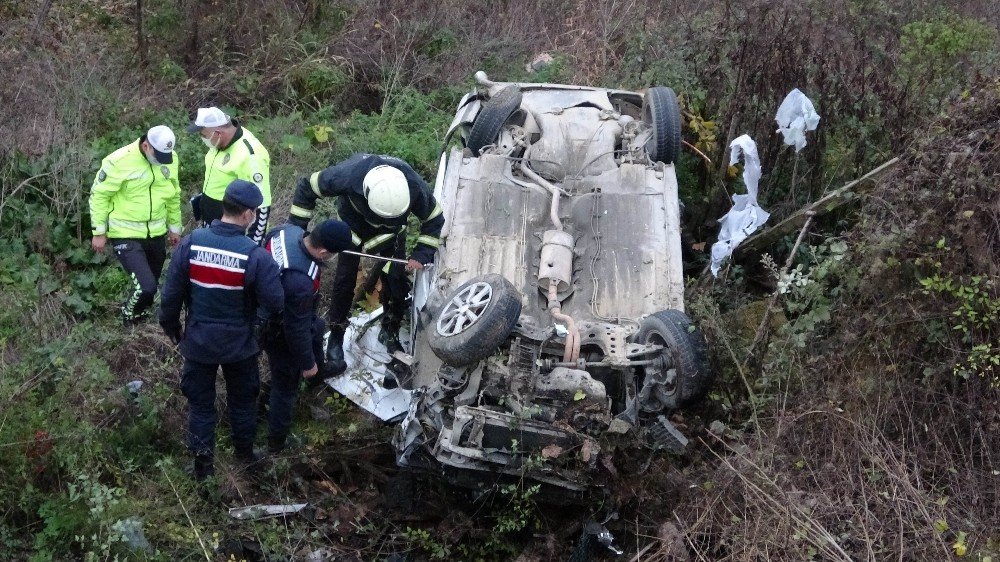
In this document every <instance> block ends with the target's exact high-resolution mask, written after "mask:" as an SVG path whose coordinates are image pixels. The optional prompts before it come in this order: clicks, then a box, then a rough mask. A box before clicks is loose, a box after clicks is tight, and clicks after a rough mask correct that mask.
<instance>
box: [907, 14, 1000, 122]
mask: <svg viewBox="0 0 1000 562" xmlns="http://www.w3.org/2000/svg"><path fill="white" fill-rule="evenodd" d="M996 41H997V35H996V31H995V30H994V29H992V28H990V27H988V26H986V25H985V24H983V23H981V22H979V21H978V20H975V19H972V18H965V17H962V16H959V15H957V14H955V13H952V12H949V11H942V12H941V13H939V14H938V15H936V16H934V17H932V18H930V19H926V20H921V21H915V22H912V23H908V24H906V25H904V26H903V33H902V37H900V43H901V47H902V53H901V55H900V61H899V62H900V63H899V66H898V72H899V75H900V77H901V79H902V80H903V81H904V82H905V83H907V84H910V85H912V86H914V87H916V88H917V89H918V91H919V92H920V94H921V95H924V96H927V98H928V99H927V100H926V103H930V104H932V105H931V107H933V108H935V109H936V108H937V107H938V106H940V104H941V102H943V101H944V99H945V97H946V96H947V95H948V94H949V93H951V92H952V91H954V89H955V88H957V87H960V86H961V84H962V80H961V77H962V76H963V75H964V74H966V73H967V72H968V69H969V68H970V67H971V68H974V69H980V68H982V67H983V65H984V63H985V61H986V59H985V57H986V52H987V51H988V50H989V49H991V48H993V47H994V46H995V44H996ZM917 101H918V102H920V101H922V100H917Z"/></svg>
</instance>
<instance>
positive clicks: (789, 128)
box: [774, 88, 819, 152]
mask: <svg viewBox="0 0 1000 562" xmlns="http://www.w3.org/2000/svg"><path fill="white" fill-rule="evenodd" d="M774 120H775V121H777V122H778V132H779V133H781V136H782V137H784V139H785V144H787V145H788V146H794V147H795V152H798V151H800V150H802V148H803V147H805V145H806V131H815V130H816V126H817V125H819V114H818V113H816V109H815V108H814V107H813V103H812V101H810V99H809V98H808V97H806V95H805V94H803V93H802V92H800V91H799V89H798V88H795V89H793V90H792V91H791V92H788V95H787V96H785V101H783V102H781V106H780V107H778V113H776V114H775V115H774Z"/></svg>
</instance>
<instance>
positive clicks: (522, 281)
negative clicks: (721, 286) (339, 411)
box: [395, 72, 710, 491]
mask: <svg viewBox="0 0 1000 562" xmlns="http://www.w3.org/2000/svg"><path fill="white" fill-rule="evenodd" d="M476 78H477V83H478V87H477V89H476V90H475V91H473V92H471V93H469V94H468V95H466V96H465V97H464V98H463V99H462V101H461V103H460V104H459V107H458V112H457V114H456V117H455V120H454V122H453V124H452V126H451V127H450V129H449V131H448V139H449V140H451V141H455V140H457V139H460V140H461V145H462V146H460V147H456V146H455V145H456V144H457V143H456V142H451V143H450V144H451V145H452V147H451V148H450V149H447V150H446V151H445V152H444V153H443V154H442V155H441V161H440V166H439V171H438V177H437V181H436V183H435V197H436V198H437V199H438V201H439V203H440V204H441V206H442V208H443V210H444V215H445V220H446V225H445V230H444V232H443V238H444V243H443V245H442V247H441V248H440V251H439V253H438V256H437V259H436V262H435V264H434V267H433V268H432V269H431V270H430V271H429V272H428V273H427V274H426V275H427V277H426V278H425V279H423V283H422V287H421V286H420V285H421V284H420V283H418V287H417V290H416V291H415V298H414V301H415V307H414V309H415V318H414V323H413V338H412V341H413V348H412V365H411V366H410V367H409V372H408V373H407V374H406V375H404V376H401V377H400V384H401V386H402V387H403V390H407V391H412V392H410V393H409V396H410V397H411V400H410V404H409V410H408V412H407V414H406V415H405V417H404V419H403V423H402V424H401V426H400V431H399V433H398V435H397V438H396V443H395V444H396V446H397V449H398V453H399V457H398V460H399V463H400V464H402V465H407V466H413V467H419V468H425V469H431V470H435V471H443V472H444V473H445V474H446V475H447V476H450V477H453V478H454V479H456V480H460V481H461V480H464V481H465V482H469V483H475V482H480V483H481V482H483V481H484V480H486V479H484V478H483V476H484V474H483V473H491V474H508V475H515V476H518V477H528V478H530V479H533V480H537V481H540V482H544V483H549V484H553V485H556V486H558V487H560V488H564V489H569V490H575V491H583V490H585V489H587V488H588V487H590V486H591V485H594V484H597V483H599V482H600V481H601V480H602V477H601V476H600V471H601V470H602V469H601V468H600V467H599V461H600V460H601V457H602V455H607V454H608V452H609V451H610V450H611V449H612V448H613V445H614V444H615V443H621V442H623V436H626V435H632V436H634V437H635V438H636V439H639V440H641V441H640V442H645V443H648V444H650V445H652V446H660V447H664V448H668V449H676V448H678V447H681V446H683V444H684V443H685V441H686V440H685V439H684V437H683V436H682V435H681V434H680V433H679V432H678V431H677V430H676V429H675V428H674V427H673V425H671V423H670V422H669V421H668V419H667V418H666V416H665V414H668V413H669V412H671V411H672V410H674V409H677V408H679V407H681V406H683V405H684V404H687V403H689V402H691V401H693V400H695V399H697V398H699V397H700V396H701V395H703V394H704V392H705V391H706V389H707V387H708V385H709V382H710V373H709V370H708V366H707V363H706V354H705V344H704V341H703V339H702V337H701V335H700V334H699V333H698V332H697V331H696V330H695V329H694V326H692V324H691V321H690V320H689V319H688V317H687V316H686V315H685V314H684V298H683V297H684V285H683V279H682V265H681V242H680V224H679V222H680V218H679V215H680V213H679V202H678V197H677V181H676V177H675V174H674V166H673V164H674V162H675V161H676V159H677V155H678V152H679V149H680V143H681V137H680V114H679V109H678V105H677V99H676V97H675V95H674V93H673V91H672V90H670V89H669V88H651V89H649V90H647V91H646V92H645V93H635V92H628V91H618V90H607V89H600V88H589V87H578V86H565V85H555V84H526V83H522V84H513V83H500V82H492V81H490V80H489V79H488V78H487V77H486V75H485V74H484V73H482V72H480V73H478V74H477V76H476ZM456 135H457V136H456ZM446 144H448V143H446ZM600 464H606V463H600ZM469 476H472V478H468V477H469Z"/></svg>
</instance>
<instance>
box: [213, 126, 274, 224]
mask: <svg viewBox="0 0 1000 562" xmlns="http://www.w3.org/2000/svg"><path fill="white" fill-rule="evenodd" d="M233 123H234V124H235V125H236V126H237V131H236V136H234V137H233V140H232V142H230V143H229V146H227V147H226V148H224V149H222V150H219V149H217V148H210V149H208V152H207V153H206V154H205V184H204V186H203V187H202V191H203V192H204V193H205V196H206V197H211V198H212V199H215V200H216V201H222V197H223V196H224V195H225V194H226V186H228V185H229V184H230V183H231V182H232V181H233V180H246V181H252V182H253V183H255V184H257V187H259V188H260V192H261V193H262V194H263V195H264V202H263V203H261V207H270V206H271V177H270V176H271V172H270V168H271V155H270V154H268V152H267V149H266V148H264V145H262V144H261V143H260V141H259V140H257V137H255V136H254V135H253V133H251V132H250V131H248V130H246V129H244V128H243V127H241V126H240V125H239V123H237V122H236V121H233Z"/></svg>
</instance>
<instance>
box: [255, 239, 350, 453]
mask: <svg viewBox="0 0 1000 562" xmlns="http://www.w3.org/2000/svg"><path fill="white" fill-rule="evenodd" d="M352 246H353V243H352V242H351V230H350V228H348V227H347V225H346V224H344V223H342V222H340V221H338V220H328V221H325V222H322V223H320V224H319V225H318V226H317V227H316V228H315V229H314V230H313V231H311V232H308V233H307V232H306V231H304V230H303V229H302V228H301V227H298V226H295V225H292V224H286V225H284V226H281V227H279V228H277V229H275V230H273V231H271V232H269V233H268V235H267V238H266V239H265V244H264V247H265V248H267V250H268V251H269V252H271V257H273V258H274V261H275V263H277V264H278V268H279V269H281V286H282V288H283V289H284V294H285V310H284V313H283V314H282V315H281V316H279V317H274V318H272V319H271V321H270V322H268V323H267V324H266V328H265V330H264V338H263V342H264V350H265V351H266V352H267V357H268V362H269V363H270V365H271V389H270V397H269V400H268V430H269V431H268V440H267V444H268V450H269V451H270V452H272V453H277V452H279V451H281V450H282V449H283V448H284V447H285V442H286V440H287V437H288V432H289V428H290V427H291V423H292V409H293V408H294V406H295V397H296V396H297V395H298V392H299V385H300V383H301V382H302V379H303V377H305V378H307V379H308V378H311V377H314V376H315V375H316V374H317V373H318V372H320V371H321V370H322V369H323V363H324V356H323V335H324V334H325V333H326V322H324V321H323V320H322V319H321V318H320V317H319V316H318V315H317V314H316V304H317V301H318V300H319V299H318V295H319V285H320V272H321V271H322V268H323V265H324V262H326V261H327V260H329V259H330V258H332V257H333V256H334V255H335V254H337V253H338V252H340V251H343V250H346V249H348V248H351V247H352Z"/></svg>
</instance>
